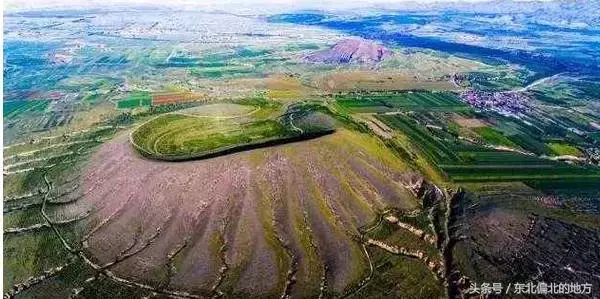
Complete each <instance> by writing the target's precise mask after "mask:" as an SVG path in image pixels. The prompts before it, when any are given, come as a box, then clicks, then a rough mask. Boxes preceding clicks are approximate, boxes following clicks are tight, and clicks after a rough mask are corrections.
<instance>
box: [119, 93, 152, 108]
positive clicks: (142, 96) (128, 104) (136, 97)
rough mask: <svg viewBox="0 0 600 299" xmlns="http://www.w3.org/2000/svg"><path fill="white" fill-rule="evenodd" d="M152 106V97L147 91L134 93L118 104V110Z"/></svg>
mask: <svg viewBox="0 0 600 299" xmlns="http://www.w3.org/2000/svg"><path fill="white" fill-rule="evenodd" d="M150 105H152V96H151V95H150V93H149V92H146V91H139V92H133V93H131V94H130V95H129V96H128V97H127V98H125V99H123V100H120V101H118V102H117V108H118V109H132V108H137V107H149V106H150Z"/></svg>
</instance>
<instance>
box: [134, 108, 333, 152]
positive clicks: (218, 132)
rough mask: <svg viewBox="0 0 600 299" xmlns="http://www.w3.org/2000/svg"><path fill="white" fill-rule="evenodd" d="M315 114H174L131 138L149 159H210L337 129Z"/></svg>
mask: <svg viewBox="0 0 600 299" xmlns="http://www.w3.org/2000/svg"><path fill="white" fill-rule="evenodd" d="M207 112H208V111H207ZM313 113H314V112H309V113H308V114H307V113H300V112H298V111H295V112H292V113H287V114H284V115H281V116H279V117H277V118H255V117H252V116H250V115H244V116H241V117H220V116H217V115H215V116H214V117H211V116H198V115H194V114H184V113H170V114H165V115H161V116H159V117H157V118H154V119H152V120H150V121H148V122H147V123H145V124H143V125H141V126H140V127H139V128H137V129H136V130H135V131H133V132H132V133H131V138H130V141H131V143H132V145H133V146H134V147H135V148H136V149H137V150H138V152H140V153H141V154H142V155H144V156H146V157H149V158H154V159H159V160H168V161H183V160H190V159H201V158H208V157H213V156H217V155H221V154H227V153H231V152H236V151H241V150H245V149H251V148H256V147H262V146H268V145H276V144H280V143H286V142H292V141H300V140H303V139H309V138H314V137H318V136H321V135H324V134H327V133H330V132H332V131H333V129H332V127H330V126H328V125H324V124H322V123H320V122H319V121H314V119H318V118H314V117H309V116H311V115H313ZM316 113H318V112H316Z"/></svg>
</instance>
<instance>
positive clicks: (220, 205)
mask: <svg viewBox="0 0 600 299" xmlns="http://www.w3.org/2000/svg"><path fill="white" fill-rule="evenodd" d="M127 137H128V136H127V135H126V134H124V135H121V136H119V137H117V138H116V139H114V140H113V141H111V142H109V143H107V144H105V145H104V146H103V147H102V148H101V149H100V150H99V151H98V152H97V153H95V154H94V155H93V156H92V159H91V162H90V165H89V167H88V169H87V170H86V173H85V175H84V177H83V188H84V190H83V191H84V194H85V196H84V198H83V199H82V204H84V205H85V206H93V207H95V211H96V213H95V215H94V216H95V217H93V219H92V220H91V222H90V224H89V239H88V240H87V242H86V243H85V245H86V254H87V255H88V256H91V257H92V260H94V261H95V262H97V263H98V264H100V265H104V264H108V263H113V262H114V265H111V266H109V269H110V270H112V271H113V272H114V273H115V274H117V275H118V276H120V277H123V278H126V279H130V280H132V281H136V282H143V283H147V284H150V285H152V286H155V287H157V288H163V289H169V290H178V291H186V292H190V293H193V294H201V295H211V294H214V293H215V292H216V291H217V290H218V291H221V292H224V293H225V294H229V295H230V296H234V295H235V296H241V295H250V294H251V295H256V296H260V297H279V296H281V294H283V292H284V290H285V289H286V287H285V285H286V279H287V276H288V271H290V270H291V271H293V272H294V273H295V277H296V283H295V284H294V285H292V286H291V288H290V289H289V291H290V294H291V295H292V296H293V297H299V295H300V294H302V295H304V296H309V297H313V296H318V294H319V292H320V291H319V287H320V283H321V279H322V276H324V277H325V279H326V283H327V286H328V291H330V292H335V293H338V294H340V293H342V292H343V290H344V288H346V287H348V286H349V285H351V284H355V283H357V282H358V281H359V280H360V279H362V278H363V277H364V276H365V275H366V274H367V273H368V268H369V266H368V261H367V260H366V256H365V255H364V254H363V251H362V248H361V247H360V245H359V244H358V243H357V241H355V240H353V239H352V237H353V236H355V235H357V234H358V232H357V228H358V227H360V226H362V225H365V224H367V223H369V222H370V221H373V220H374V218H375V211H376V210H380V209H384V208H388V207H396V208H400V209H414V208H416V206H417V201H416V199H414V198H413V197H412V196H411V195H410V193H409V192H408V191H407V190H406V189H405V188H404V187H403V186H402V184H403V182H402V181H403V180H404V178H405V177H406V175H407V171H406V170H405V168H404V166H403V165H402V164H401V162H399V161H398V160H397V159H395V157H394V156H393V155H392V154H391V153H390V152H389V150H387V149H386V148H385V147H384V146H383V145H382V144H380V143H379V142H378V141H377V140H375V139H372V138H371V137H368V136H362V135H358V134H357V133H353V132H349V131H345V130H340V131H338V132H337V133H335V134H333V135H330V136H326V137H322V138H319V139H315V140H311V141H305V142H301V143H293V144H287V145H282V146H277V147H271V148H264V149H258V150H253V151H247V152H242V153H238V154H233V155H228V156H222V157H217V158H213V159H208V160H200V161H189V162H161V161H153V160H148V159H145V158H142V157H140V156H139V155H137V153H135V152H134V150H133V149H132V147H131V146H130V144H129V142H128V138H127ZM325 266H326V269H327V270H325Z"/></svg>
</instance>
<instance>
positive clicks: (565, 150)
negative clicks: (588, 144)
mask: <svg viewBox="0 0 600 299" xmlns="http://www.w3.org/2000/svg"><path fill="white" fill-rule="evenodd" d="M547 145H548V147H549V148H550V149H551V150H552V151H553V152H554V154H556V155H558V156H563V155H568V156H575V157H580V156H581V155H582V153H581V150H579V149H578V148H577V147H574V146H572V145H570V144H565V143H557V142H550V143H548V144H547Z"/></svg>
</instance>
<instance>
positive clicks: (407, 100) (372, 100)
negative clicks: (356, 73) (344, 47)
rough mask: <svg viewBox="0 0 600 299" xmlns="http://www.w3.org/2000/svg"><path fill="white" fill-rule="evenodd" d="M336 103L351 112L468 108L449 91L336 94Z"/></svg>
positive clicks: (454, 109)
mask: <svg viewBox="0 0 600 299" xmlns="http://www.w3.org/2000/svg"><path fill="white" fill-rule="evenodd" d="M336 100H337V102H338V104H339V105H340V106H342V107H344V108H346V109H348V110H349V111H351V112H363V113H377V112H388V111H397V110H409V111H438V112H442V111H465V110H469V108H468V107H467V106H466V105H465V104H464V103H462V102H461V101H460V100H459V99H458V97H457V96H456V95H455V94H453V93H450V92H430V91H407V92H397V93H392V92H388V93H372V94H368V95H360V94H349V95H338V96H336Z"/></svg>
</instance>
